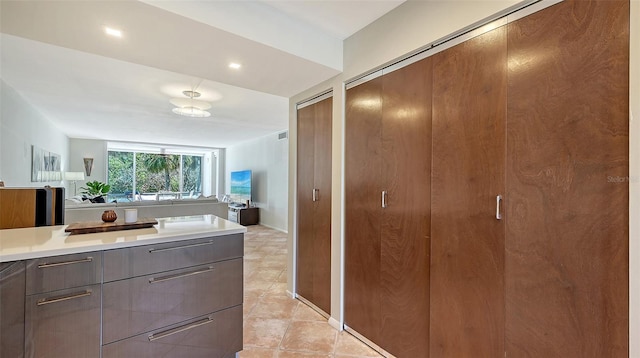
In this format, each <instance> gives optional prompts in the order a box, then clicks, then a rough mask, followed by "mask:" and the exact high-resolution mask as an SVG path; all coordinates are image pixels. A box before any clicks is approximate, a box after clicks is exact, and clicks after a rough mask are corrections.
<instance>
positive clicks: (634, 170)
mask: <svg viewBox="0 0 640 358" xmlns="http://www.w3.org/2000/svg"><path fill="white" fill-rule="evenodd" d="M630 31H631V54H630V55H631V57H630V59H629V63H630V65H631V68H630V70H631V72H630V74H629V84H630V87H629V104H630V108H629V110H630V111H631V115H632V118H631V121H630V122H629V175H630V176H631V178H632V180H630V183H629V357H633V358H637V357H640V339H638V337H640V220H638V218H639V217H640V1H638V0H633V1H631V29H630Z"/></svg>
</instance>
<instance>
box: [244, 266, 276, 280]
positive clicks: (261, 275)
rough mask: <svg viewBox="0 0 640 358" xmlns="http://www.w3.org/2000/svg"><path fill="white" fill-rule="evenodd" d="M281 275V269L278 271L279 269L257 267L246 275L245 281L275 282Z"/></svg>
mask: <svg viewBox="0 0 640 358" xmlns="http://www.w3.org/2000/svg"><path fill="white" fill-rule="evenodd" d="M281 273H282V269H279V268H263V267H258V268H255V269H254V270H253V272H251V273H249V274H247V277H246V279H247V280H258V281H270V282H276V281H277V280H278V277H279V276H280V274H281Z"/></svg>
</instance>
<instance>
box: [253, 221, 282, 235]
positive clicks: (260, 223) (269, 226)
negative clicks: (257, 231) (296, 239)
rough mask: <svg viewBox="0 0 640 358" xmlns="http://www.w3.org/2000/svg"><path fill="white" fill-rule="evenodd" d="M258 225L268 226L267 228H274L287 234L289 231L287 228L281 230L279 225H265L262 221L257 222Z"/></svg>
mask: <svg viewBox="0 0 640 358" xmlns="http://www.w3.org/2000/svg"><path fill="white" fill-rule="evenodd" d="M258 225H260V226H264V227H268V228H269V229H273V230H276V231H280V232H283V233H285V234H288V233H289V231H287V230H283V229H281V228H279V227H275V226H271V225H267V224H264V223H262V222H259V223H258Z"/></svg>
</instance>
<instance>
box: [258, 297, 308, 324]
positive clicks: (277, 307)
mask: <svg viewBox="0 0 640 358" xmlns="http://www.w3.org/2000/svg"><path fill="white" fill-rule="evenodd" d="M299 304H300V302H299V301H298V300H294V299H291V298H288V297H283V296H264V297H262V298H260V300H259V301H258V303H257V304H256V306H255V307H254V309H253V311H251V317H264V318H280V319H288V320H290V319H291V317H292V316H293V314H294V313H295V311H296V308H297V307H298V305H299Z"/></svg>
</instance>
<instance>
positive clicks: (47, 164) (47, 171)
mask: <svg viewBox="0 0 640 358" xmlns="http://www.w3.org/2000/svg"><path fill="white" fill-rule="evenodd" d="M61 160H62V158H61V157H60V154H56V153H53V152H49V151H47V150H44V149H42V148H39V147H37V146H35V145H32V146H31V181H32V182H43V181H58V180H62V172H61Z"/></svg>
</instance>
